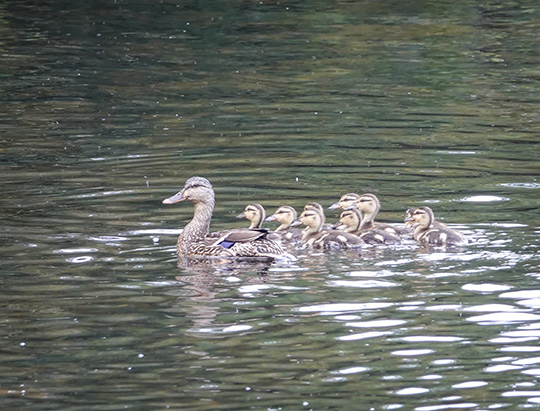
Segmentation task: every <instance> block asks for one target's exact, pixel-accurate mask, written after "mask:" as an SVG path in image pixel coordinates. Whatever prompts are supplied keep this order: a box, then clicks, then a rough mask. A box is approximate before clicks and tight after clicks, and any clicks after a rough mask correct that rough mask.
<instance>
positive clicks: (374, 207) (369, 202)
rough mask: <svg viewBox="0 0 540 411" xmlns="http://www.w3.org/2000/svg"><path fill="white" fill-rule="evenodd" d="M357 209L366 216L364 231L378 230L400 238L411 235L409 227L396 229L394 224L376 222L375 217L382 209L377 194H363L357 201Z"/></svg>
mask: <svg viewBox="0 0 540 411" xmlns="http://www.w3.org/2000/svg"><path fill="white" fill-rule="evenodd" d="M356 208H357V209H358V210H360V211H361V212H362V213H363V214H364V217H363V219H362V225H361V226H360V228H361V229H362V230H370V229H372V228H377V229H380V230H384V231H387V232H389V233H390V234H393V235H397V236H400V237H403V236H407V235H409V236H410V234H411V229H410V228H409V227H396V226H394V225H392V224H385V223H379V222H375V216H376V215H377V213H378V212H379V210H380V208H381V203H380V202H379V199H378V198H377V196H376V195H375V194H362V195H361V196H360V197H359V198H358V200H356Z"/></svg>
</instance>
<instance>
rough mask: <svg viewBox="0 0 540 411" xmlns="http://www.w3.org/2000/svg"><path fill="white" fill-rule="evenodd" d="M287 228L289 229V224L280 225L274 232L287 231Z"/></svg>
mask: <svg viewBox="0 0 540 411" xmlns="http://www.w3.org/2000/svg"><path fill="white" fill-rule="evenodd" d="M289 228H291V223H281V225H280V226H279V227H278V228H276V229H275V230H274V231H287V230H288V229H289Z"/></svg>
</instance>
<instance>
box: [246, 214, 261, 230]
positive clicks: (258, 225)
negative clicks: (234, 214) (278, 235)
mask: <svg viewBox="0 0 540 411" xmlns="http://www.w3.org/2000/svg"><path fill="white" fill-rule="evenodd" d="M264 218H265V216H259V218H257V219H255V220H251V225H250V226H249V228H261V227H262V223H263V221H264Z"/></svg>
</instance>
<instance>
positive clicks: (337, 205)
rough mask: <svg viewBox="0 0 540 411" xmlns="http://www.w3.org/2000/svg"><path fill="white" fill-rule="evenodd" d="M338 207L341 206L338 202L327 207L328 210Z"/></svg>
mask: <svg viewBox="0 0 540 411" xmlns="http://www.w3.org/2000/svg"><path fill="white" fill-rule="evenodd" d="M338 208H341V206H340V205H339V203H334V204H332V205H331V206H330V207H328V209H329V210H337V209H338Z"/></svg>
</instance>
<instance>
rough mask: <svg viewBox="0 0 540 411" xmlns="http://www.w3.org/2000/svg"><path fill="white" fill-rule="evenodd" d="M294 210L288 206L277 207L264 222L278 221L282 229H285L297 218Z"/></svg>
mask: <svg viewBox="0 0 540 411" xmlns="http://www.w3.org/2000/svg"><path fill="white" fill-rule="evenodd" d="M297 216H298V215H297V213H296V210H295V209H294V208H292V207H290V206H281V207H279V208H278V209H277V210H276V212H275V213H274V214H272V215H271V216H268V218H266V220H264V221H278V222H279V223H281V227H279V228H282V229H287V228H289V227H290V226H291V224H292V223H293V222H295V221H296V218H297Z"/></svg>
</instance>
